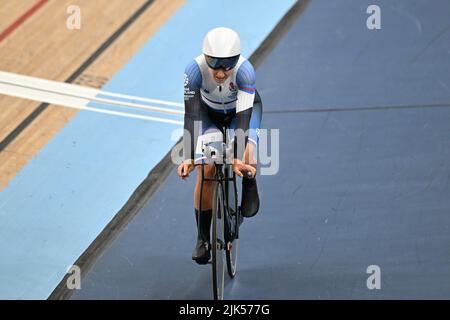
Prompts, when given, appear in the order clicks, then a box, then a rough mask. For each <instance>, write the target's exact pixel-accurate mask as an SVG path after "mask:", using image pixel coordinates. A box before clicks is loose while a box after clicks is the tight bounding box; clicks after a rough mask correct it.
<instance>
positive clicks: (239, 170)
mask: <svg viewBox="0 0 450 320" xmlns="http://www.w3.org/2000/svg"><path fill="white" fill-rule="evenodd" d="M233 171H234V172H235V173H236V174H237V175H238V176H239V177H243V176H244V175H245V177H246V178H254V177H255V176H256V168H255V167H253V166H251V165H249V164H245V163H244V162H242V161H241V160H239V159H234V161H233Z"/></svg>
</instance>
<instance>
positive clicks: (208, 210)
mask: <svg viewBox="0 0 450 320" xmlns="http://www.w3.org/2000/svg"><path fill="white" fill-rule="evenodd" d="M199 130H201V132H199V137H198V140H197V145H196V150H195V156H196V157H195V163H196V164H201V163H202V162H203V161H204V160H205V156H204V154H203V152H202V146H203V144H205V143H208V141H209V140H210V139H211V138H212V137H217V136H218V135H219V134H220V135H221V132H220V130H219V129H218V128H217V127H216V126H215V125H214V124H213V123H212V122H211V120H210V119H209V118H208V116H207V114H205V115H204V117H202V128H200V129H199ZM203 170H204V176H205V177H212V176H214V173H215V167H214V165H212V164H211V165H209V164H207V165H204V167H203ZM201 181H202V166H201V165H198V166H197V182H196V185H195V191H194V207H195V216H196V221H197V228H198V236H197V244H196V246H195V248H194V251H193V253H192V259H193V260H195V261H196V262H197V263H199V264H204V263H207V262H208V260H209V259H210V256H211V255H210V245H209V244H210V229H211V220H212V197H213V192H214V187H215V182H213V181H204V182H203V188H202V195H201V198H202V199H200V189H201ZM200 204H201V205H200ZM200 208H201V212H200V211H199V209H200Z"/></svg>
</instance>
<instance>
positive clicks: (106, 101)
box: [0, 79, 184, 116]
mask: <svg viewBox="0 0 450 320" xmlns="http://www.w3.org/2000/svg"><path fill="white" fill-rule="evenodd" d="M0 84H8V85H13V86H16V87H21V88H25V89H34V90H39V91H43V92H48V93H52V94H58V95H63V96H69V97H75V98H81V99H86V100H89V101H94V102H99V103H103V104H109V105H115V106H122V107H131V108H137V109H143V110H148V111H155V112H161V113H168V114H175V115H180V116H182V115H184V111H179V110H173V109H167V108H160V107H155V106H149V105H145V104H138V103H131V102H122V101H118V100H112V99H103V98H97V97H90V96H85V95H82V94H71V93H67V92H60V91H53V90H48V89H42V88H38V87H33V86H27V85H21V84H20V85H19V84H16V83H13V82H9V81H3V80H1V79H0Z"/></svg>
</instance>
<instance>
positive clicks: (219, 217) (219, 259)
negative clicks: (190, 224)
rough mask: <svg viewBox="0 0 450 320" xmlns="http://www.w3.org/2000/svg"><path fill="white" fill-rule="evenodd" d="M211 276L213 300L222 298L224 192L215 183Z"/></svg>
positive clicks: (223, 272)
mask: <svg viewBox="0 0 450 320" xmlns="http://www.w3.org/2000/svg"><path fill="white" fill-rule="evenodd" d="M212 222H213V232H212V233H213V234H212V276H213V294H214V299H215V300H223V288H224V281H225V279H224V275H225V263H224V252H225V237H224V194H223V189H222V184H220V183H217V184H216V186H215V188H214V194H213V207H212Z"/></svg>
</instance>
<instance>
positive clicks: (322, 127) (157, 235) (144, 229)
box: [73, 0, 450, 299]
mask: <svg viewBox="0 0 450 320" xmlns="http://www.w3.org/2000/svg"><path fill="white" fill-rule="evenodd" d="M369 4H372V3H371V2H370V1H365V0H364V1H348V0H343V1H325V0H322V1H320V0H314V1H312V3H311V4H310V5H309V7H308V8H307V10H306V11H305V12H304V13H303V14H302V15H301V16H300V18H299V20H298V21H297V23H296V24H295V25H294V26H293V28H292V29H291V30H290V31H289V32H288V33H287V34H286V35H285V36H284V38H283V39H282V41H281V42H280V43H279V45H278V46H277V48H275V50H273V52H272V53H271V54H270V55H269V56H268V57H267V59H266V60H265V63H264V64H263V65H262V66H261V67H260V68H259V69H258V70H257V81H258V82H257V87H258V90H259V91H260V93H261V96H262V99H263V103H264V110H265V114H264V116H263V126H264V127H267V128H279V129H280V135H281V144H280V151H281V157H280V161H281V163H280V171H279V173H278V174H277V175H274V176H261V177H259V186H260V191H261V199H262V205H261V212H260V213H259V214H258V216H256V217H255V218H252V219H249V220H247V221H246V222H245V223H244V225H243V228H242V236H241V243H240V249H239V250H240V251H239V262H238V264H239V266H238V268H239V270H238V275H237V277H236V278H235V279H234V280H232V281H228V284H227V286H226V290H225V297H226V298H228V299H300V298H310V299H325V298H332V299H336V298H354V299H356V298H358V299H361V298H362V299H379V298H400V299H412V298H448V297H449V295H450V284H449V282H448V279H449V278H450V254H449V251H448V247H449V245H450V233H449V231H450V216H449V212H450V197H449V196H448V195H449V192H450V163H449V161H448V159H449V158H450V126H449V123H450V121H449V120H450V72H449V71H450V59H449V52H450V32H448V30H450V27H449V22H448V14H447V13H448V12H449V10H450V3H449V2H448V1H444V0H441V1H433V2H430V1H424V0H422V1H417V0H416V1H398V0H397V1H392V0H389V1H388V0H385V1H378V4H379V5H380V7H381V9H382V29H381V30H378V31H369V30H368V29H367V28H366V24H365V20H366V17H367V15H366V8H367V6H368V5H369ZM373 107H377V108H379V109H378V110H373V109H371V108H373ZM404 107H406V108H404ZM320 108H323V109H328V110H334V111H326V112H305V110H310V109H313V110H315V111H319V109H320ZM347 108H355V109H354V110H353V111H352V110H348V111H343V110H344V109H347ZM193 185H194V181H193V179H191V180H190V181H188V182H185V183H183V182H180V181H179V179H178V178H177V176H176V174H175V172H174V173H173V174H172V175H171V176H169V178H168V179H167V181H166V182H165V183H164V185H162V186H161V188H160V189H159V190H158V192H157V193H156V194H155V196H154V197H153V198H152V199H151V201H150V202H149V203H148V204H147V205H146V206H145V207H144V208H143V209H142V211H141V212H140V213H139V214H138V215H137V216H136V218H135V219H134V220H133V221H132V222H131V223H130V224H129V225H128V227H127V228H126V230H124V232H122V234H121V235H120V236H119V237H118V238H117V239H116V241H115V242H114V243H113V245H112V247H111V248H110V249H109V250H107V251H106V252H105V253H104V255H102V256H101V257H100V259H99V260H98V262H97V263H96V265H95V266H94V268H93V269H92V271H91V272H90V273H89V274H88V276H87V277H86V278H85V279H84V281H83V283H82V290H81V291H77V292H76V293H75V294H74V296H73V297H74V298H75V299H86V298H87V299H95V298H111V299H118V298H122V299H128V298H137V299H210V298H211V297H212V290H211V270H210V266H203V267H199V266H197V265H196V264H194V263H193V262H192V261H191V260H190V254H191V251H192V248H193V245H194V243H195V232H196V230H195V222H194V217H193V212H192V211H193V210H192V189H193ZM369 265H378V266H379V267H380V268H381V279H382V280H381V290H368V289H367V287H366V280H367V278H368V276H369V275H368V274H366V269H367V267H368V266H369Z"/></svg>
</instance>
